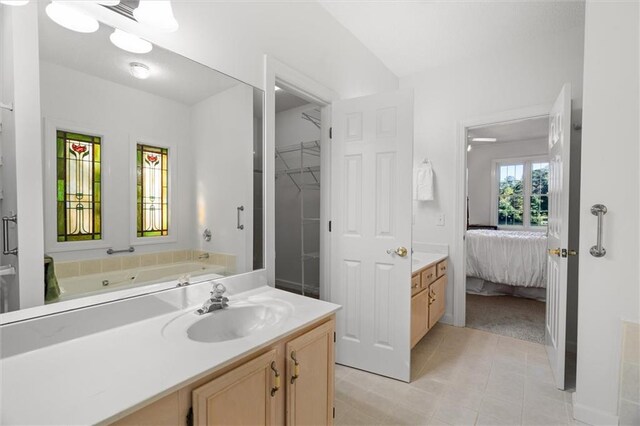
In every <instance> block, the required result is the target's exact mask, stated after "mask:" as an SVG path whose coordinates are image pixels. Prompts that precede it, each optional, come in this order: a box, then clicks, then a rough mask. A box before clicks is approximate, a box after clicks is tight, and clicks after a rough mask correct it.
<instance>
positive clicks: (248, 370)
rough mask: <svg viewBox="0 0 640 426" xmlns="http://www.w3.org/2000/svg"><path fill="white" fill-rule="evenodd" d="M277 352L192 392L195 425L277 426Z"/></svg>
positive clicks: (260, 357)
mask: <svg viewBox="0 0 640 426" xmlns="http://www.w3.org/2000/svg"><path fill="white" fill-rule="evenodd" d="M275 362H276V351H275V350H271V351H269V352H267V353H265V354H264V355H261V356H259V357H257V358H255V359H253V360H251V361H248V362H247V363H245V364H242V365H241V366H239V367H237V368H235V369H233V370H231V371H229V372H228V373H226V374H223V375H222V376H220V377H218V378H216V379H213V380H212V381H210V382H209V383H207V384H206V385H203V386H200V387H199V388H197V389H195V390H194V391H193V398H192V399H193V415H194V424H196V425H198V426H200V425H221V426H222V425H272V424H275V414H276V403H275V401H276V398H275V397H274V396H275V394H274V396H272V395H271V394H272V388H273V387H274V386H276V380H275V374H276V373H275V372H274V370H273V369H272V368H271V367H272V363H274V364H273V365H274V366H275Z"/></svg>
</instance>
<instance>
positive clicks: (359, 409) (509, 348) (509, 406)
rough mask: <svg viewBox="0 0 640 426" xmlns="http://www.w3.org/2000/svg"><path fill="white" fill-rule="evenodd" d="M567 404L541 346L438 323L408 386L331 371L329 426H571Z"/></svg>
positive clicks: (421, 347)
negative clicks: (332, 393)
mask: <svg viewBox="0 0 640 426" xmlns="http://www.w3.org/2000/svg"><path fill="white" fill-rule="evenodd" d="M570 402H571V393H570V392H563V391H559V390H557V389H556V388H555V386H554V384H553V376H552V373H551V368H550V366H549V361H548V359H547V356H546V352H545V349H544V346H542V345H537V344H534V343H530V342H525V341H520V340H517V339H511V338H507V337H504V336H497V335H493V334H490V333H486V332H483V331H480V330H471V329H464V328H457V327H451V326H447V325H443V324H437V325H436V326H435V327H434V328H433V329H432V330H431V331H429V333H428V334H427V336H425V338H424V339H423V340H422V341H420V342H419V343H418V345H416V347H415V348H414V350H413V351H412V382H411V383H409V384H408V383H404V382H401V381H397V380H393V379H389V378H386V377H382V376H378V375H375V374H370V373H367V372H364V371H361V370H357V369H352V368H348V367H343V366H338V367H337V368H336V421H335V424H336V425H350V424H352V425H396V424H397V425H402V424H409V425H426V424H428V425H465V424H474V423H476V424H478V425H494V426H497V425H503V424H507V425H512V424H513V425H516V424H517V425H520V424H521V423H522V422H524V424H527V425H540V426H542V425H554V424H561V425H562V424H573V423H572V421H573V420H572V419H571V416H570V414H571V405H570ZM627 409H628V407H627Z"/></svg>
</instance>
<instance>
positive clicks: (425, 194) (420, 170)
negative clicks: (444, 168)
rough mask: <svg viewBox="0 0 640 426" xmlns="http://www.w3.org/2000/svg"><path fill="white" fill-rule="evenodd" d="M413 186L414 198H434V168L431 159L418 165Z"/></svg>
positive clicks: (423, 199)
mask: <svg viewBox="0 0 640 426" xmlns="http://www.w3.org/2000/svg"><path fill="white" fill-rule="evenodd" d="M413 188H414V189H413V198H414V199H415V200H417V201H431V200H433V168H432V167H431V162H430V161H426V162H424V163H422V164H420V165H419V166H418V167H416V169H415V172H414V183H413Z"/></svg>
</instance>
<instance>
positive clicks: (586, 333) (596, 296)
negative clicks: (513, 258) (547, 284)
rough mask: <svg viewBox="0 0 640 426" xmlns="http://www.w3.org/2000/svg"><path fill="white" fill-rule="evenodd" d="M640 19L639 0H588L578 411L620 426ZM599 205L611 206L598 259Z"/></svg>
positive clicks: (633, 275)
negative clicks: (594, 209)
mask: <svg viewBox="0 0 640 426" xmlns="http://www.w3.org/2000/svg"><path fill="white" fill-rule="evenodd" d="M639 25H640V6H639V4H638V3H637V2H600V1H587V9H586V28H585V30H586V34H585V64H584V126H583V135H582V193H581V203H580V210H581V220H580V254H581V256H580V290H579V291H580V295H579V301H578V318H579V324H578V360H577V361H578V363H577V368H578V370H577V384H576V394H575V400H574V415H575V416H576V418H577V419H578V420H581V421H583V422H585V423H589V424H617V420H618V419H617V417H616V416H617V409H618V387H619V377H620V359H621V333H622V321H623V320H627V321H631V322H635V323H638V321H639V319H640V315H639V312H638V311H639V300H640V294H639V289H640V277H639V272H638V259H639V258H640V251H639V246H638V244H639V243H638V237H639V235H638V232H639V230H640V229H639V225H638V223H639V219H640V218H639V215H638V209H639V207H640V206H639V204H638V182H639V178H640V176H639V173H638V163H639V161H638V156H639V154H640V152H639V144H638V140H639V139H640V132H639V125H638V117H640V106H639V100H638V93H639V91H640V85H639V81H638V79H639V76H640V69H639V67H638V64H639V59H640V58H639V51H640V45H639V39H640V32H639V31H640V30H639ZM596 203H602V204H604V205H606V206H607V208H608V209H609V212H608V213H607V214H606V216H605V217H604V241H603V246H604V247H605V248H606V250H607V254H606V256H605V257H603V258H599V259H598V258H595V257H592V256H590V255H589V254H588V253H589V248H590V247H591V246H592V245H593V244H595V233H596V218H595V216H593V215H591V213H590V207H591V206H592V205H593V204H596ZM621 420H622V418H621ZM637 421H638V417H637V414H636V417H635V420H634V421H632V422H631V423H637ZM631 423H629V424H631Z"/></svg>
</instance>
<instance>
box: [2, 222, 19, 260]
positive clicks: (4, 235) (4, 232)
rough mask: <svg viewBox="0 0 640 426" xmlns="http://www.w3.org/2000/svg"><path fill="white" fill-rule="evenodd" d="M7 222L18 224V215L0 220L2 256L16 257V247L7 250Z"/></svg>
mask: <svg viewBox="0 0 640 426" xmlns="http://www.w3.org/2000/svg"><path fill="white" fill-rule="evenodd" d="M9 222H13V223H18V215H15V214H14V215H13V216H4V217H3V218H2V254H4V255H7V254H12V255H14V256H17V255H18V247H16V248H14V249H10V248H9Z"/></svg>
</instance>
